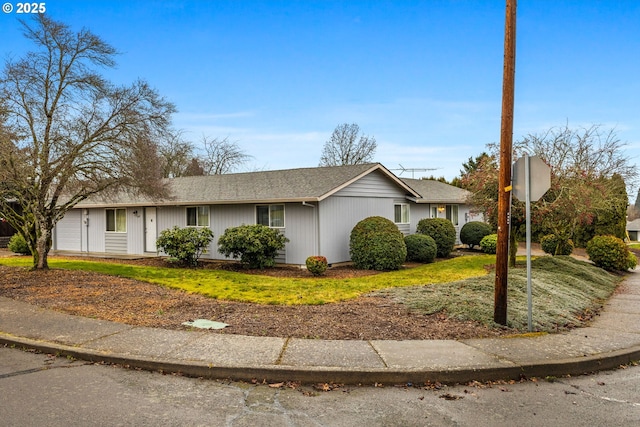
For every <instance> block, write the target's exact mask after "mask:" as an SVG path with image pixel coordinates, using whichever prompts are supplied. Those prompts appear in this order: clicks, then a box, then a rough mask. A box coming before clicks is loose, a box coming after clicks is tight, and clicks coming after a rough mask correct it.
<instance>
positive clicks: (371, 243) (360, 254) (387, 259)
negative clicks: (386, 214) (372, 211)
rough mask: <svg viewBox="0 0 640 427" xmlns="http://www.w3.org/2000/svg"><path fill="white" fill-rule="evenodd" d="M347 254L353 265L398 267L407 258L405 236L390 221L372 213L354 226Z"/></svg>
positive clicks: (376, 268)
mask: <svg viewBox="0 0 640 427" xmlns="http://www.w3.org/2000/svg"><path fill="white" fill-rule="evenodd" d="M349 254H350V255H351V260H352V261H353V264H354V266H355V267H356V268H360V269H364V270H397V269H399V268H400V266H401V265H402V263H403V262H404V261H405V259H406V257H407V246H406V245H405V243H404V236H403V235H402V232H400V230H398V227H397V226H396V225H395V224H394V223H393V222H391V221H390V220H388V219H386V218H383V217H380V216H372V217H369V218H365V219H363V220H362V221H360V222H359V223H357V224H356V226H355V227H353V230H351V236H350V238H349Z"/></svg>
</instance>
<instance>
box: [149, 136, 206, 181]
mask: <svg viewBox="0 0 640 427" xmlns="http://www.w3.org/2000/svg"><path fill="white" fill-rule="evenodd" d="M158 152H159V154H160V157H161V159H162V176H163V177H164V178H177V177H180V176H188V175H203V174H204V171H203V170H202V168H201V167H200V168H198V167H196V166H197V165H198V164H199V162H198V160H197V159H196V155H195V147H194V145H193V143H192V142H191V141H187V140H186V139H184V137H183V132H182V131H170V132H168V133H167V134H166V135H165V137H164V138H162V140H161V142H160V143H159V144H158ZM198 171H200V173H198Z"/></svg>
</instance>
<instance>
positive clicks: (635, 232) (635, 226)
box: [627, 218, 640, 242]
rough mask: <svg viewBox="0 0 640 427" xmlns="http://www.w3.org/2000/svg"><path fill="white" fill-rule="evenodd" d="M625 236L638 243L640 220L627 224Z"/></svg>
mask: <svg viewBox="0 0 640 427" xmlns="http://www.w3.org/2000/svg"><path fill="white" fill-rule="evenodd" d="M627 236H629V240H630V241H632V242H637V241H640V238H639V237H640V218H638V219H634V220H633V221H628V222H627Z"/></svg>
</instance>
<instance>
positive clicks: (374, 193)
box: [334, 171, 405, 220]
mask: <svg viewBox="0 0 640 427" xmlns="http://www.w3.org/2000/svg"><path fill="white" fill-rule="evenodd" d="M334 196H338V197H396V198H397V197H404V196H405V191H404V190H403V189H402V188H400V187H398V186H397V185H395V183H393V182H392V181H391V180H389V178H388V177H386V176H385V175H383V173H382V172H380V171H375V172H372V173H370V174H369V175H367V176H364V177H362V178H361V179H359V180H358V181H356V182H354V183H353V184H351V185H349V186H348V187H346V188H343V189H342V190H340V191H338V192H337V193H335V194H334ZM391 219H392V220H393V217H392V218H391Z"/></svg>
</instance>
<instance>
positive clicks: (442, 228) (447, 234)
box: [416, 218, 456, 258]
mask: <svg viewBox="0 0 640 427" xmlns="http://www.w3.org/2000/svg"><path fill="white" fill-rule="evenodd" d="M416 231H417V232H418V233H420V234H425V235H427V236H430V237H431V238H432V239H433V240H435V242H436V246H437V247H438V257H440V258H444V257H447V256H449V254H450V253H451V252H452V251H453V246H454V245H455V244H456V229H455V228H454V227H453V224H452V223H451V221H449V220H448V219H444V218H423V219H421V220H420V221H418V226H417V227H416Z"/></svg>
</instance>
